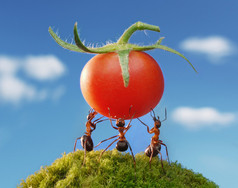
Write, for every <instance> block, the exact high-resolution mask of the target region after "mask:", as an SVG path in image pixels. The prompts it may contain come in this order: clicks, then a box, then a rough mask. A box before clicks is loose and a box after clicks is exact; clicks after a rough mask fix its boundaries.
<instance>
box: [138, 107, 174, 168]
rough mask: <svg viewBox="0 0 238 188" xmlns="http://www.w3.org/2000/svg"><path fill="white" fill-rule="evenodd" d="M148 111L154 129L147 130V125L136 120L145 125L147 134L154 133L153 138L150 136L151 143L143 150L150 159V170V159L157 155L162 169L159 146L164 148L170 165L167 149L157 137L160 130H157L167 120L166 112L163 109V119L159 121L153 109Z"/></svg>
mask: <svg viewBox="0 0 238 188" xmlns="http://www.w3.org/2000/svg"><path fill="white" fill-rule="evenodd" d="M151 111H152V112H153V115H152V113H151ZM151 111H150V115H151V117H152V118H153V120H154V127H153V128H152V129H150V128H149V126H148V125H146V124H145V123H144V122H142V121H141V120H140V119H139V118H137V119H138V120H139V121H140V122H141V123H142V124H143V125H145V126H146V127H147V132H148V133H150V134H153V133H154V136H152V138H151V143H150V145H149V146H148V147H147V148H146V149H145V154H146V155H147V156H148V157H150V168H151V161H152V157H155V156H157V155H158V154H160V156H161V158H160V159H161V166H162V168H163V162H162V154H161V152H160V150H161V145H163V146H165V148H166V154H167V157H168V162H169V164H170V161H169V154H168V149H167V146H166V145H165V144H164V143H163V141H162V140H159V135H160V130H159V128H160V127H161V122H163V121H165V120H166V119H167V110H166V108H165V119H164V120H162V121H160V118H159V116H157V117H156V116H155V112H154V110H153V109H151Z"/></svg>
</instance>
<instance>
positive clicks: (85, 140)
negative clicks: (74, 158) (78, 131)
mask: <svg viewBox="0 0 238 188" xmlns="http://www.w3.org/2000/svg"><path fill="white" fill-rule="evenodd" d="M97 114H98V112H96V111H95V110H94V109H90V110H89V112H88V115H87V122H86V132H85V133H84V135H83V136H81V137H79V138H77V139H76V140H75V143H74V152H75V149H76V145H77V141H78V140H79V139H80V141H81V145H82V147H83V149H84V160H83V165H84V164H85V158H86V151H92V150H93V140H92V137H91V134H92V132H93V131H94V130H95V129H96V124H97V123H100V122H102V121H105V120H108V119H102V118H103V117H104V116H102V117H100V118H98V119H96V120H94V121H92V120H93V119H94V118H95V117H96V115H97Z"/></svg>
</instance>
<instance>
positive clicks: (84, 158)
mask: <svg viewBox="0 0 238 188" xmlns="http://www.w3.org/2000/svg"><path fill="white" fill-rule="evenodd" d="M87 140H88V139H87V138H86V139H85V141H84V157H83V164H82V166H84V164H85V161H86V144H87Z"/></svg>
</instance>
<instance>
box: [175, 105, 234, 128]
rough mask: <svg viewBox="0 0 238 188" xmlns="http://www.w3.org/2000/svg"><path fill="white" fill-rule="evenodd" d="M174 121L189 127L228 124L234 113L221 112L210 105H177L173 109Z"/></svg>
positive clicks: (232, 120)
mask: <svg viewBox="0 0 238 188" xmlns="http://www.w3.org/2000/svg"><path fill="white" fill-rule="evenodd" d="M172 118H173V120H174V121H175V122H177V123H179V124H181V125H183V126H185V127H187V128H191V129H197V128H200V127H207V126H216V127H217V126H224V127H225V126H228V125H229V124H231V123H233V122H234V121H235V119H236V115H235V114H234V113H222V112H219V111H217V110H216V109H214V108H211V107H204V108H191V107H179V108H177V109H175V110H174V111H173V114H172Z"/></svg>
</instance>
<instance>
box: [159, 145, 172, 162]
mask: <svg viewBox="0 0 238 188" xmlns="http://www.w3.org/2000/svg"><path fill="white" fill-rule="evenodd" d="M160 144H162V145H163V146H165V149H166V155H167V158H168V162H169V165H170V160H169V153H168V148H167V146H166V144H164V143H162V142H161V143H160Z"/></svg>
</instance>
